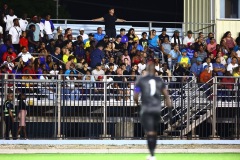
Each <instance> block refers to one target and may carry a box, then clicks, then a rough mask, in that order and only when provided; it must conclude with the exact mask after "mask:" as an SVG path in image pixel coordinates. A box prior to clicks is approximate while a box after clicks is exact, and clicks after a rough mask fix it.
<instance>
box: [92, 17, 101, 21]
mask: <svg viewBox="0 0 240 160" xmlns="http://www.w3.org/2000/svg"><path fill="white" fill-rule="evenodd" d="M92 21H104V18H103V17H100V18H96V19H92Z"/></svg>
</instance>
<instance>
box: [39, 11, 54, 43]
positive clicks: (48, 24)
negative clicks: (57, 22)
mask: <svg viewBox="0 0 240 160" xmlns="http://www.w3.org/2000/svg"><path fill="white" fill-rule="evenodd" d="M50 19H51V15H50V14H47V15H46V17H45V19H42V20H41V23H42V24H43V25H44V31H45V33H46V34H47V35H48V39H52V38H53V31H54V25H53V22H52V21H51V20H50Z"/></svg>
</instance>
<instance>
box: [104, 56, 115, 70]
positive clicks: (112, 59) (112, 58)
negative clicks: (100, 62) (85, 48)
mask: <svg viewBox="0 0 240 160" xmlns="http://www.w3.org/2000/svg"><path fill="white" fill-rule="evenodd" d="M114 61H115V59H114V57H111V58H110V59H109V63H107V64H106V65H105V66H104V68H106V69H109V64H110V63H112V64H113V65H114V68H113V71H114V72H116V70H117V68H118V65H117V64H115V62H114Z"/></svg>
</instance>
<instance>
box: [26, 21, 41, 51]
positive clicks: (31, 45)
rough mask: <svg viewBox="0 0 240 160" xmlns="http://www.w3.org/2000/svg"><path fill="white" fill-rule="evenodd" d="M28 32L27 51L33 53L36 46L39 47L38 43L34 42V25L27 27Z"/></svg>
mask: <svg viewBox="0 0 240 160" xmlns="http://www.w3.org/2000/svg"><path fill="white" fill-rule="evenodd" d="M29 29H30V30H29V31H28V33H27V39H28V51H29V52H30V53H33V52H35V51H36V48H37V46H38V45H39V42H37V41H35V40H34V39H35V35H34V32H35V30H36V25H34V24H31V25H30V26H29Z"/></svg>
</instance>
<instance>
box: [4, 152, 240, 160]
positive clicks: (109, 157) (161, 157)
mask: <svg viewBox="0 0 240 160" xmlns="http://www.w3.org/2000/svg"><path fill="white" fill-rule="evenodd" d="M146 157H147V155H146V154H0V160H145V159H146ZM156 157H157V160H240V153H239V154H237V153H222V154H221V153H219V154H217V153H213V154H204V153H199V154H190V153H186V154H185V153H182V154H178V153H163V154H156Z"/></svg>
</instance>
